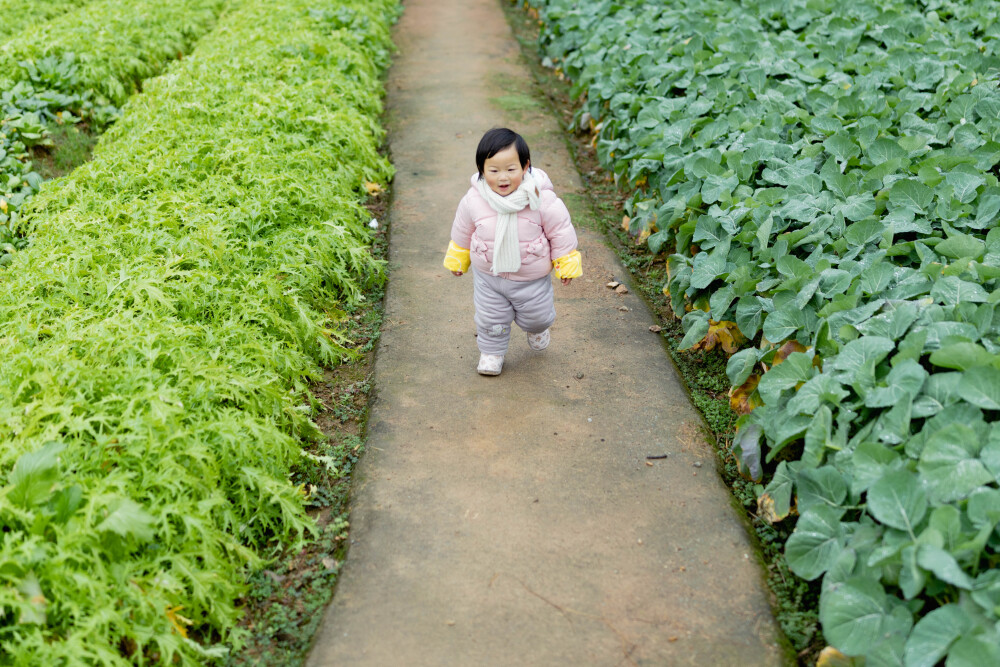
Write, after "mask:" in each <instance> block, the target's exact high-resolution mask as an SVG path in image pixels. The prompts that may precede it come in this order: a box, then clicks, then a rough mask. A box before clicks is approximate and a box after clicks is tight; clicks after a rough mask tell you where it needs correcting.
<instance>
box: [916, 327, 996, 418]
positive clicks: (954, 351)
mask: <svg viewBox="0 0 1000 667" xmlns="http://www.w3.org/2000/svg"><path fill="white" fill-rule="evenodd" d="M930 362H931V363H932V364H934V365H935V366H941V367H942V368H954V369H957V370H960V371H964V370H969V369H971V368H975V367H977V366H990V365H993V364H995V363H997V357H996V355H993V354H990V353H989V352H987V351H986V348H984V347H983V346H982V345H979V344H977V343H970V342H958V343H952V344H950V345H945V346H944V347H942V348H940V349H937V350H934V352H932V353H931V356H930ZM980 407H982V406H980Z"/></svg>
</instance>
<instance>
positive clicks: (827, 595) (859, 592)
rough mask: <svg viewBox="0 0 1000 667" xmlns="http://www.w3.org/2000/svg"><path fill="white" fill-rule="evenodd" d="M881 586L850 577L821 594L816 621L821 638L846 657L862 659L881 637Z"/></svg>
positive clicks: (883, 609) (883, 619)
mask: <svg viewBox="0 0 1000 667" xmlns="http://www.w3.org/2000/svg"><path fill="white" fill-rule="evenodd" d="M888 611H889V609H888V600H887V599H886V594H885V590H883V588H882V585H881V584H880V583H879V582H878V581H876V580H875V579H872V578H868V577H852V578H849V579H847V580H846V581H844V582H843V583H838V584H834V585H833V586H831V587H829V588H828V589H826V590H824V591H823V594H822V595H821V596H820V601H819V620H820V623H822V624H823V635H824V636H825V637H826V639H827V641H829V642H830V644H832V645H833V646H834V647H835V648H836V649H837V650H839V651H840V652H842V653H844V654H846V655H864V654H865V653H867V652H868V651H869V650H870V649H871V648H872V647H873V646H875V644H876V643H877V642H878V640H879V639H880V638H881V636H882V632H883V626H884V625H885V623H886V620H887V618H886V617H887V615H888Z"/></svg>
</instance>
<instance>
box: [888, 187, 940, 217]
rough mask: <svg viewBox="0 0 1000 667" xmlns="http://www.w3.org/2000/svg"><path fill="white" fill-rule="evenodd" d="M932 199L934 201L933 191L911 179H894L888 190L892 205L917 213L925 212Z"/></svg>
mask: <svg viewBox="0 0 1000 667" xmlns="http://www.w3.org/2000/svg"><path fill="white" fill-rule="evenodd" d="M932 201H934V191H933V190H931V189H930V188H929V187H927V186H926V185H924V184H923V183H921V182H920V181H917V180H913V179H907V180H902V181H896V183H895V184H893V186H892V189H891V190H890V191H889V202H890V203H891V204H892V205H893V206H896V207H899V208H908V209H911V210H913V211H917V212H918V213H926V212H927V210H928V208H930V205H931V202H932Z"/></svg>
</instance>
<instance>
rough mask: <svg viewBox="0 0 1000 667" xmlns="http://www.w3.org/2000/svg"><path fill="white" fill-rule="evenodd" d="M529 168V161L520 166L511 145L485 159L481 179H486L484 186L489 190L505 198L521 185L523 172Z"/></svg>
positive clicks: (514, 149)
mask: <svg viewBox="0 0 1000 667" xmlns="http://www.w3.org/2000/svg"><path fill="white" fill-rule="evenodd" d="M530 166H531V161H530V160H529V161H528V163H527V164H526V165H524V166H523V167H522V166H521V158H520V157H519V156H518V154H517V148H515V147H514V144H511V145H510V146H508V147H507V148H505V149H503V150H502V151H500V152H499V153H497V154H496V155H494V156H493V157H488V158H486V161H485V162H484V163H483V178H485V179H486V185H488V186H490V190H492V191H493V192H495V193H497V194H498V195H500V196H501V197H506V196H507V195H509V194H510V193H511V192H513V191H514V190H517V187H518V186H519V185H521V180H522V179H523V178H524V171H525V169H527V168H528V167H530Z"/></svg>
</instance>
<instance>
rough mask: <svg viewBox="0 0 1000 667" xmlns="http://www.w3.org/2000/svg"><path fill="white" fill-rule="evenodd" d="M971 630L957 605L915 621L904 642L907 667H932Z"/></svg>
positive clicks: (970, 620)
mask: <svg viewBox="0 0 1000 667" xmlns="http://www.w3.org/2000/svg"><path fill="white" fill-rule="evenodd" d="M971 627H972V619H970V618H969V616H968V614H966V613H965V611H963V610H962V608H961V607H959V606H958V605H955V604H946V605H944V606H943V607H938V608H937V609H934V610H933V611H931V612H930V613H928V614H927V615H926V616H924V617H923V618H921V619H920V620H919V621H917V624H916V625H915V626H913V632H911V633H910V638H909V639H907V641H906V654H905V658H906V665H907V667H934V665H936V664H937V662H938V660H940V659H941V658H943V657H944V656H945V655H947V654H948V649H950V648H951V646H952V644H954V643H955V642H956V641H957V640H958V638H959V637H961V636H962V635H963V634H965V633H966V632H968V630H969V629H970V628H971Z"/></svg>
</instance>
